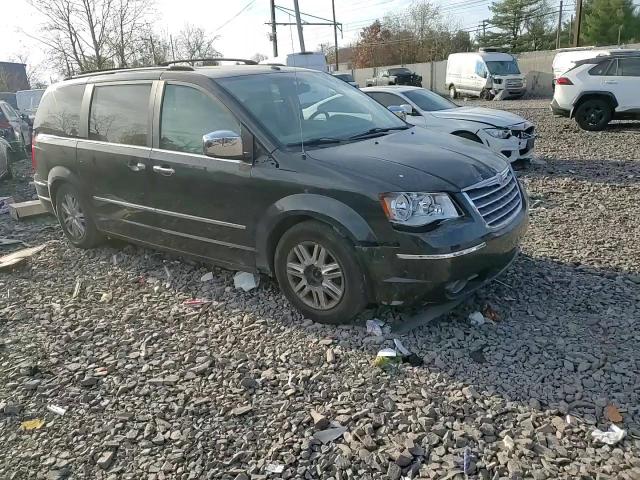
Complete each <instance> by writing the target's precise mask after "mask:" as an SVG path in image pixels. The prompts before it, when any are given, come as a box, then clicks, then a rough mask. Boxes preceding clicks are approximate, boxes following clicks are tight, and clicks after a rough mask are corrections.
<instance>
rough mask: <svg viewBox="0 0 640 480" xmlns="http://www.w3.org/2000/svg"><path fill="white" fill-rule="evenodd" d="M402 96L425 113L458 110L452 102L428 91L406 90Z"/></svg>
mask: <svg viewBox="0 0 640 480" xmlns="http://www.w3.org/2000/svg"><path fill="white" fill-rule="evenodd" d="M404 95H405V96H406V97H407V98H408V99H409V100H411V101H412V102H413V103H415V104H416V105H417V106H418V108H419V109H420V110H425V111H427V112H435V111H437V110H450V109H452V108H458V105H456V104H455V103H453V102H452V101H450V100H448V99H446V98H444V97H441V96H440V95H438V94H437V93H433V92H430V91H428V90H423V89H418V90H407V91H406V92H404Z"/></svg>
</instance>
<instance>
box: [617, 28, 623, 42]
mask: <svg viewBox="0 0 640 480" xmlns="http://www.w3.org/2000/svg"><path fill="white" fill-rule="evenodd" d="M621 37H622V25H620V26H619V27H618V46H620V39H621Z"/></svg>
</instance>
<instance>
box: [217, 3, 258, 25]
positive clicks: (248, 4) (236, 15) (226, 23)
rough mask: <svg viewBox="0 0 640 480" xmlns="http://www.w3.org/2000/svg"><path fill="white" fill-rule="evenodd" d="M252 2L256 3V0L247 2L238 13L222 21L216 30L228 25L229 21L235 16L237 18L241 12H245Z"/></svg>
mask: <svg viewBox="0 0 640 480" xmlns="http://www.w3.org/2000/svg"><path fill="white" fill-rule="evenodd" d="M254 3H256V0H251V1H250V2H249V3H247V4H246V5H245V6H244V7H242V9H240V11H239V12H238V13H236V14H235V15H234V16H233V17H231V18H230V19H229V20H227V21H226V22H224V23H223V24H222V25H220V26H219V27H218V28H217V29H216V32H217V31H219V30H222V29H223V28H224V27H226V26H227V25H229V24H230V23H231V22H233V21H234V20H235V19H236V18H238V17H239V16H240V15H242V13H243V12H245V11H246V10H247V9H248V8H249V7H251V6H252V5H253V4H254Z"/></svg>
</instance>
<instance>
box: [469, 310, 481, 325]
mask: <svg viewBox="0 0 640 480" xmlns="http://www.w3.org/2000/svg"><path fill="white" fill-rule="evenodd" d="M469 322H470V323H471V325H473V326H474V327H480V326H482V325H484V324H485V319H484V315H482V313H480V312H473V313H470V314H469Z"/></svg>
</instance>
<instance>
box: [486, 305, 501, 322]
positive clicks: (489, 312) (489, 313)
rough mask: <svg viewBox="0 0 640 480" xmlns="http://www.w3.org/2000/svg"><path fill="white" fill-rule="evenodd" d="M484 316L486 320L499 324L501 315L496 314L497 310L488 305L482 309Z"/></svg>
mask: <svg viewBox="0 0 640 480" xmlns="http://www.w3.org/2000/svg"><path fill="white" fill-rule="evenodd" d="M482 316H483V317H484V319H485V320H490V321H492V322H497V321H499V320H500V315H498V312H496V311H495V309H494V308H493V307H492V306H491V305H489V304H486V305H485V306H484V308H483V309H482Z"/></svg>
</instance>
